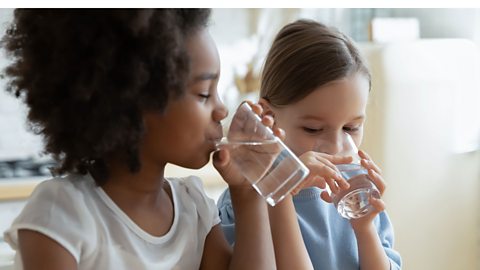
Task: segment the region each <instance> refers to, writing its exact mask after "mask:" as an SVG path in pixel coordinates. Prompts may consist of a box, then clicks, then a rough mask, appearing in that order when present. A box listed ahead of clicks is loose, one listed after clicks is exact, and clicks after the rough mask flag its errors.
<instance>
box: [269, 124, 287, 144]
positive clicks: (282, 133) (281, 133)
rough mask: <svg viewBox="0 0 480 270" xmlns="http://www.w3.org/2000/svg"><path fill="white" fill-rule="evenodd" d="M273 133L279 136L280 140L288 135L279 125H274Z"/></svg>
mask: <svg viewBox="0 0 480 270" xmlns="http://www.w3.org/2000/svg"><path fill="white" fill-rule="evenodd" d="M272 130H273V134H275V136H277V137H279V138H280V140H282V141H283V140H285V138H286V135H285V131H284V130H283V129H281V128H277V127H274V128H273V129H272Z"/></svg>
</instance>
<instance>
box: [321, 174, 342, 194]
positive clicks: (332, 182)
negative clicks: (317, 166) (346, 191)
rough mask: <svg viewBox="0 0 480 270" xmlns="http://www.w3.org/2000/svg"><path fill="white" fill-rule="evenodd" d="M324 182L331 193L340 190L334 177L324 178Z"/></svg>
mask: <svg viewBox="0 0 480 270" xmlns="http://www.w3.org/2000/svg"><path fill="white" fill-rule="evenodd" d="M325 182H327V184H328V186H329V187H330V190H331V191H332V193H334V194H337V193H338V192H339V191H340V188H339V187H338V186H337V184H336V183H335V180H334V179H332V178H326V179H325Z"/></svg>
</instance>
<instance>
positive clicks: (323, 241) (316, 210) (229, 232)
mask: <svg viewBox="0 0 480 270" xmlns="http://www.w3.org/2000/svg"><path fill="white" fill-rule="evenodd" d="M321 191H322V190H321V189H319V188H316V187H312V188H307V189H304V190H302V191H300V193H299V194H297V195H296V196H294V199H293V200H294V204H295V209H296V211H297V217H298V222H299V224H300V229H301V231H302V236H303V239H304V241H305V245H306V247H307V250H308V254H309V255H310V259H311V260H312V263H313V266H314V267H315V269H318V270H320V269H322V270H335V269H338V270H350V269H360V265H359V260H358V248H357V242H356V238H355V234H354V232H353V229H352V226H351V225H350V222H349V221H348V220H347V219H344V218H342V217H341V216H340V215H339V214H338V212H337V210H336V209H335V207H334V206H333V204H330V203H326V202H325V201H323V200H322V199H321V198H320V193H321ZM217 205H218V208H219V212H220V219H221V223H220V224H221V225H222V228H223V231H224V233H225V236H226V238H227V240H228V241H229V243H230V244H233V243H234V242H235V217H234V213H233V207H232V201H231V199H230V192H229V191H228V190H226V191H225V192H224V193H223V194H222V196H220V199H219V200H218V203H217ZM374 224H375V226H376V228H377V231H378V235H379V237H380V241H381V242H382V245H383V248H384V250H385V253H386V254H387V256H388V258H389V260H390V268H391V269H401V263H402V261H401V257H400V254H399V253H398V252H397V251H396V250H394V249H393V241H394V236H393V227H392V224H391V222H390V219H389V218H388V215H387V213H385V212H381V213H380V214H378V215H377V217H376V218H375V220H374Z"/></svg>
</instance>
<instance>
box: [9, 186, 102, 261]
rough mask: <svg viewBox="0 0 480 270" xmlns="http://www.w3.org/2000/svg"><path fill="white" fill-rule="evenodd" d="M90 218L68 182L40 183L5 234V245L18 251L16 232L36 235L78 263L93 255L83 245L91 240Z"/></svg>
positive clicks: (80, 194) (93, 234) (92, 234)
mask: <svg viewBox="0 0 480 270" xmlns="http://www.w3.org/2000/svg"><path fill="white" fill-rule="evenodd" d="M92 222H93V221H92V217H91V214H90V213H89V212H88V210H87V207H86V206H85V204H84V199H83V194H82V193H81V192H80V191H79V190H78V189H76V187H75V186H74V185H73V183H71V181H70V180H69V179H52V180H47V181H44V182H42V183H40V184H39V185H38V186H37V187H36V188H35V190H34V192H33V193H32V195H31V197H30V198H29V200H28V202H27V204H26V205H25V207H24V209H23V210H22V212H21V213H20V215H19V216H18V217H17V218H16V219H15V220H14V222H13V224H12V226H11V227H10V228H9V229H8V230H7V231H5V234H4V238H5V241H6V242H7V243H8V244H9V245H10V246H11V247H12V248H13V249H14V250H18V230H21V229H27V230H32V231H36V232H39V233H41V234H44V235H46V236H48V237H49V238H51V239H53V240H54V241H56V242H57V243H59V244H60V245H61V246H63V247H64V248H65V249H66V250H68V251H69V252H70V253H71V254H72V255H73V257H74V258H75V260H76V261H77V262H79V260H80V258H81V257H82V256H85V255H86V253H89V252H93V251H92V250H89V249H88V247H89V246H90V247H91V246H92V245H87V244H86V243H87V242H88V241H89V240H91V239H92V238H95V231H94V230H93V229H92V227H93V226H92V225H91V224H92Z"/></svg>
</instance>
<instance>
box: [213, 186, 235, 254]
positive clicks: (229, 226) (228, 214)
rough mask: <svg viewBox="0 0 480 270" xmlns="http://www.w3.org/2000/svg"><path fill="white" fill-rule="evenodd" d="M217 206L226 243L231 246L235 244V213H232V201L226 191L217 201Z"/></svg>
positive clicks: (228, 192)
mask: <svg viewBox="0 0 480 270" xmlns="http://www.w3.org/2000/svg"><path fill="white" fill-rule="evenodd" d="M217 206H218V212H219V215H220V220H221V223H220V225H221V226H222V230H223V234H224V235H225V238H226V239H227V241H228V243H230V245H233V243H234V242H235V213H234V211H233V206H232V199H231V197H230V191H229V190H228V189H226V190H225V191H224V192H223V193H222V195H221V196H220V198H219V199H218V202H217Z"/></svg>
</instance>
